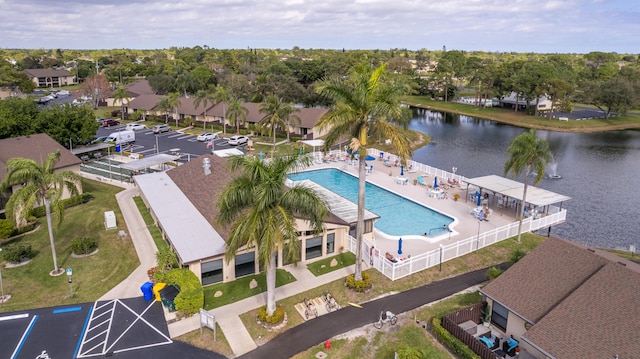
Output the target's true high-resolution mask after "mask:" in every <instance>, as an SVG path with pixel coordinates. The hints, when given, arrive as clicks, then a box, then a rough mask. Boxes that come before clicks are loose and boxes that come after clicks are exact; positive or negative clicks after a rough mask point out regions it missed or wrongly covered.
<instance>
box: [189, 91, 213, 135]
mask: <svg viewBox="0 0 640 359" xmlns="http://www.w3.org/2000/svg"><path fill="white" fill-rule="evenodd" d="M215 101H216V100H215V98H214V97H213V94H212V93H211V92H209V91H207V90H198V92H196V96H195V98H194V99H193V105H194V106H195V107H196V108H198V107H200V105H202V107H204V118H203V119H202V129H203V130H206V127H207V105H209V104H214V103H215Z"/></svg>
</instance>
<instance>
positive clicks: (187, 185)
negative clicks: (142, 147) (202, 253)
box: [167, 154, 349, 240]
mask: <svg viewBox="0 0 640 359" xmlns="http://www.w3.org/2000/svg"><path fill="white" fill-rule="evenodd" d="M202 158H209V160H210V163H211V172H212V173H211V174H210V175H208V176H205V174H204V171H203V169H202ZM228 168H229V167H228V162H227V160H226V159H224V158H221V157H218V156H215V155H211V154H207V155H204V156H200V157H198V158H197V159H195V160H193V161H190V162H188V163H186V164H184V165H182V166H178V167H176V168H174V169H172V170H170V171H167V175H169V177H171V179H172V180H173V182H174V183H175V184H176V185H177V186H178V188H180V190H181V191H182V192H183V193H184V194H185V196H187V198H189V200H190V201H191V203H193V205H194V206H195V207H196V208H197V209H198V212H200V213H201V214H202V216H204V218H206V219H207V220H208V221H209V223H211V224H212V226H213V228H214V229H215V230H216V231H217V232H218V233H219V234H220V236H222V238H224V239H225V240H226V239H227V238H229V229H230V228H222V226H220V225H219V224H217V223H215V218H216V217H217V216H218V208H217V203H218V199H219V198H220V195H221V194H222V191H223V190H224V187H225V186H226V185H227V184H228V183H229V182H231V180H232V179H233V178H234V177H235V176H236V175H235V174H234V173H232V172H231V171H229V169H228ZM325 222H327V223H334V224H340V225H349V223H346V222H345V221H344V220H343V219H341V218H339V217H337V216H336V215H335V214H333V213H331V214H330V215H329V216H328V218H326V219H325Z"/></svg>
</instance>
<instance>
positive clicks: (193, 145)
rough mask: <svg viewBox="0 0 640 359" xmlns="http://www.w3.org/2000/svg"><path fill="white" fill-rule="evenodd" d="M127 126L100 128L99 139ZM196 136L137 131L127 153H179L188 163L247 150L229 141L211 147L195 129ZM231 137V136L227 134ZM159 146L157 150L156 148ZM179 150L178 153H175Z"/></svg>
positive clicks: (219, 139)
mask: <svg viewBox="0 0 640 359" xmlns="http://www.w3.org/2000/svg"><path fill="white" fill-rule="evenodd" d="M125 127H126V126H125V125H122V124H121V125H117V126H111V127H108V128H104V127H100V128H99V129H98V132H97V133H96V136H97V137H100V136H108V135H109V134H111V133H113V132H118V131H122V130H124V129H125ZM193 132H194V133H195V134H193V135H191V134H186V133H182V132H178V131H170V132H165V133H160V134H154V133H153V131H152V129H151V128H147V129H143V130H138V131H135V133H136V141H135V143H134V144H133V146H131V147H130V148H129V147H128V148H127V151H130V152H133V153H138V154H142V155H144V156H151V155H153V154H155V153H174V152H177V153H179V154H180V156H181V160H184V161H187V160H189V159H190V158H191V157H198V156H200V155H203V154H205V153H211V151H212V150H222V149H228V148H238V149H240V150H243V151H244V150H245V147H246V145H240V146H230V145H228V144H227V139H221V138H218V139H215V140H213V141H212V144H211V145H210V147H208V146H207V142H201V141H198V140H197V139H196V138H197V136H198V134H199V133H200V132H202V131H198V130H197V129H194V130H193ZM227 136H230V134H227ZM156 146H157V148H156ZM174 150H177V151H174Z"/></svg>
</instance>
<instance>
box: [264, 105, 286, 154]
mask: <svg viewBox="0 0 640 359" xmlns="http://www.w3.org/2000/svg"><path fill="white" fill-rule="evenodd" d="M288 107H291V108H293V105H290V104H288V103H285V102H282V100H281V99H280V98H279V97H277V96H275V95H270V96H267V100H266V102H264V103H262V104H260V112H261V113H264V114H265V116H264V117H263V118H262V120H260V122H258V126H260V127H262V128H264V129H269V130H270V131H271V133H273V153H276V130H277V129H278V127H281V128H285V127H287V118H286V117H285V116H288V115H289V114H290V113H291V112H293V110H287V108H288Z"/></svg>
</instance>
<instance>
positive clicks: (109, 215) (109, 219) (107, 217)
mask: <svg viewBox="0 0 640 359" xmlns="http://www.w3.org/2000/svg"><path fill="white" fill-rule="evenodd" d="M117 227H118V225H117V224H116V214H115V213H114V212H113V211H107V212H104V228H105V229H113V228H117Z"/></svg>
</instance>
